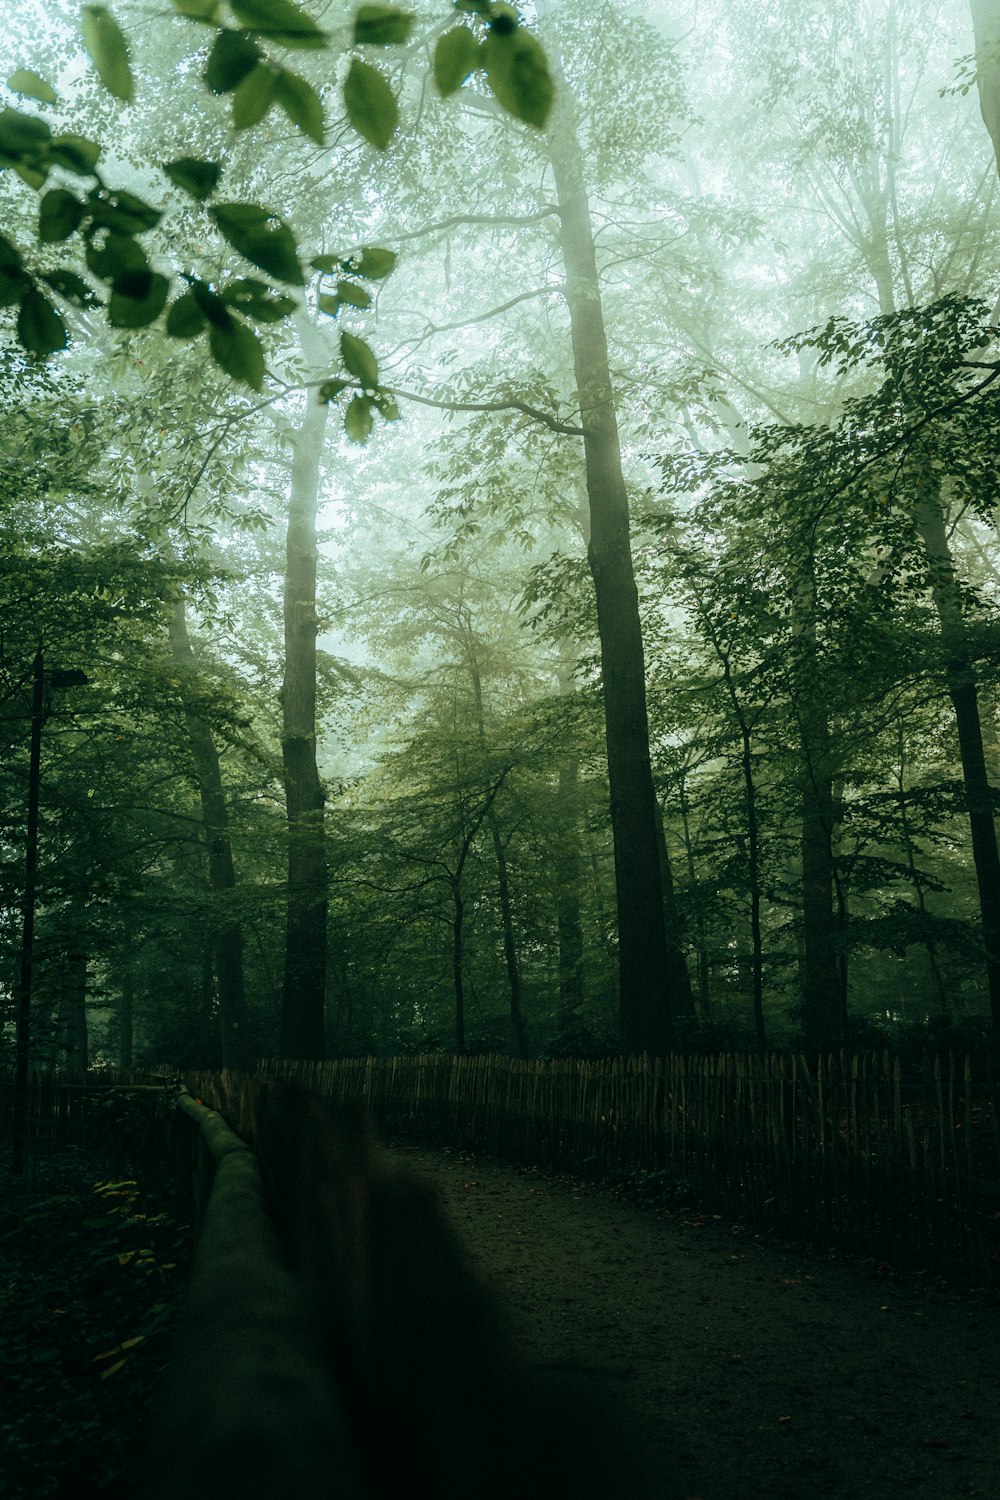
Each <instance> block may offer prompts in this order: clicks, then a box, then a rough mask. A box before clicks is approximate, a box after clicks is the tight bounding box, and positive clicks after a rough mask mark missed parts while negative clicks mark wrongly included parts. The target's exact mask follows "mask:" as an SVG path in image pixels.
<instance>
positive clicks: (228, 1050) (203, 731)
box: [129, 599, 251, 1068]
mask: <svg viewBox="0 0 1000 1500" xmlns="http://www.w3.org/2000/svg"><path fill="white" fill-rule="evenodd" d="M169 635H170V649H171V652H172V654H173V658H174V662H175V664H176V666H177V669H178V671H179V673H180V676H181V681H182V684H183V686H182V690H181V691H182V696H183V700H184V722H185V725H186V728H187V732H188V741H189V743H190V745H191V755H192V759H193V760H194V767H195V776H196V777H197V781H198V793H199V796H200V799H201V820H202V826H203V827H204V830H205V844H206V848H207V851H208V878H209V883H210V885H211V887H212V892H213V894H214V895H215V896H216V897H217V898H218V899H219V903H220V905H221V906H222V908H223V916H222V919H221V920H220V921H219V922H217V923H215V924H213V926H214V930H213V936H212V956H213V960H214V966H215V978H216V983H217V985H218V992H219V1035H220V1041H221V1044H222V1065H223V1067H226V1068H246V1067H248V1066H249V1064H250V1062H251V1058H250V1054H249V1044H248V1043H249V1039H248V1038H247V1035H246V998H245V993H244V983H243V931H242V928H241V927H240V924H239V922H238V921H236V920H235V919H233V918H232V917H228V916H226V915H225V914H224V911H225V905H226V903H227V900H228V899H229V898H230V897H231V893H232V892H233V891H234V890H235V889H236V867H235V865H234V863H233V849H232V843H231V842H230V838H229V812H228V809H227V807H226V794H225V791H224V789H223V785H222V768H221V766H220V764H219V752H218V750H217V749H216V746H215V740H214V738H213V735H212V731H211V728H210V727H209V725H208V723H207V722H206V720H205V719H204V718H203V716H202V715H201V714H200V713H198V711H197V710H196V709H195V708H193V707H192V706H191V694H190V682H191V680H192V679H193V678H194V675H195V673H196V671H197V662H196V660H195V655H194V651H193V650H192V648H191V639H190V637H189V635H188V628H187V617H186V615H185V610H184V601H183V599H178V600H176V602H175V603H174V605H173V609H172V611H171V616H170V625H169ZM129 1024H131V1021H130V1023H129ZM129 1047H130V1049H131V1041H130V1042H129Z"/></svg>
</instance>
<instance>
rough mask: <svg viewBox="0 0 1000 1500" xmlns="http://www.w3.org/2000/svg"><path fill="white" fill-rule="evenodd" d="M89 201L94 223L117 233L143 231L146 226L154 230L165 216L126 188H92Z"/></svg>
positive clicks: (138, 232) (88, 196)
mask: <svg viewBox="0 0 1000 1500" xmlns="http://www.w3.org/2000/svg"><path fill="white" fill-rule="evenodd" d="M87 204H88V206H89V208H90V212H91V215H92V217H93V220H94V223H95V224H97V225H103V226H104V227H105V228H106V229H111V230H113V231H114V233H115V234H142V233H143V231H144V230H146V229H155V228H156V226H157V224H159V222H160V220H161V219H162V218H163V212H162V210H161V209H158V208H153V206H152V204H149V203H145V202H143V200H142V199H141V198H137V197H136V195H135V193H127V192H126V191H125V190H124V188H118V189H116V190H115V191H114V192H108V191H106V189H104V188H91V190H90V192H89V193H88V194H87Z"/></svg>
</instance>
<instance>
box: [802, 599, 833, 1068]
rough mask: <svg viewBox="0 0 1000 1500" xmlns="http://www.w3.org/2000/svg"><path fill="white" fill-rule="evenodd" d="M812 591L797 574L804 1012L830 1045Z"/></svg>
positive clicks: (829, 832) (829, 833)
mask: <svg viewBox="0 0 1000 1500" xmlns="http://www.w3.org/2000/svg"><path fill="white" fill-rule="evenodd" d="M815 610H816V597H815V590H814V588H813V586H812V583H811V582H809V581H804V582H803V585H802V588H801V591H800V602H799V607H798V610H797V620H796V624H797V627H798V631H799V634H798V646H799V657H798V662H797V664H796V667H795V699H796V709H797V713H798V719H799V742H800V746H801V762H802V768H801V782H800V797H801V816H802V827H801V847H802V943H803V965H802V977H803V996H802V999H803V1012H804V1022H805V1038H806V1043H807V1045H808V1046H810V1047H833V1046H836V1045H837V1044H838V1043H839V1042H840V1040H841V1036H842V1030H843V1027H842V1004H841V981H840V970H839V966H838V963H837V919H836V915H835V912H834V888H835V884H836V882H835V869H834V857H833V816H834V798H833V765H832V755H831V745H830V722H829V714H828V711H827V705H826V700H825V696H824V693H823V678H822V672H823V667H822V663H821V662H820V660H819V658H818V653H817V650H816V619H815Z"/></svg>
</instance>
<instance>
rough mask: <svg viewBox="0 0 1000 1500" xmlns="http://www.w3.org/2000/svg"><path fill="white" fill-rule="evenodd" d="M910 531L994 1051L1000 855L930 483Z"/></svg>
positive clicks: (999, 1031) (954, 582)
mask: <svg viewBox="0 0 1000 1500" xmlns="http://www.w3.org/2000/svg"><path fill="white" fill-rule="evenodd" d="M916 526H917V531H918V532H919V534H920V539H921V541H922V542H923V544H924V549H925V552H926V554H927V561H928V563H929V565H930V575H931V595H932V598H933V600H934V607H935V609H936V611H937V616H938V621H939V623H940V626H941V642H942V645H943V647H944V658H945V660H944V677H945V686H946V688H947V691H948V697H949V698H950V699H951V706H952V709H953V710H954V714H955V728H956V730H957V732H958V749H959V756H960V759H961V763H962V781H963V784H964V787H965V800H966V805H967V807H968V810H969V830H970V832H971V835H972V860H973V864H974V865H975V868H976V883H977V885H978V887H979V909H980V913H981V916H982V924H983V946H984V948H985V956H986V984H987V990H988V993H989V999H990V1014H991V1017H992V1021H993V1045H994V1049H1000V855H998V851H997V836H996V825H995V823H994V820H993V792H992V789H991V787H990V783H989V778H988V776H987V773H986V755H985V752H984V749H983V729H982V721H981V717H980V712H979V689H978V684H977V682H976V671H975V667H974V665H973V663H972V660H971V656H970V653H969V645H968V640H967V637H966V629H965V617H964V614H963V611H962V595H961V590H960V588H959V584H958V579H957V577H956V572H955V563H954V560H953V558H952V555H951V548H950V546H949V544H948V534H947V531H946V530H945V520H944V511H943V510H942V507H941V499H940V496H939V494H938V490H937V485H936V483H934V482H933V481H928V482H927V483H925V484H924V486H923V489H922V491H921V493H920V495H919V497H918V500H917V509H916Z"/></svg>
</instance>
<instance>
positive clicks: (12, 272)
mask: <svg viewBox="0 0 1000 1500" xmlns="http://www.w3.org/2000/svg"><path fill="white" fill-rule="evenodd" d="M30 285H31V283H30V281H29V280H28V278H27V276H25V274H24V272H23V271H19V270H16V269H15V268H14V267H13V266H0V307H13V306H14V305H15V303H18V302H20V301H21V299H22V297H23V296H24V294H25V292H26V291H27V289H28V287H30Z"/></svg>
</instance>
